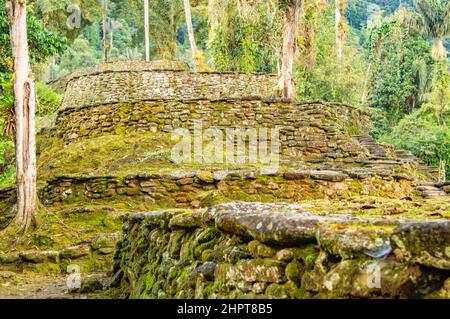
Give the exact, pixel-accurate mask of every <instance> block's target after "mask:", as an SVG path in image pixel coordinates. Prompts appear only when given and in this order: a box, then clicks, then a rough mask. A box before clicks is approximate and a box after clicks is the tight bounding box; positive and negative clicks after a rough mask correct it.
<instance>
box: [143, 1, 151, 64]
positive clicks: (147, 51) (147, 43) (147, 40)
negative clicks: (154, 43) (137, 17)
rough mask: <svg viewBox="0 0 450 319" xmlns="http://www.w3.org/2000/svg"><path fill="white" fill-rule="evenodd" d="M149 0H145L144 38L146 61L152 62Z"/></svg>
mask: <svg viewBox="0 0 450 319" xmlns="http://www.w3.org/2000/svg"><path fill="white" fill-rule="evenodd" d="M148 16H149V13H148V0H144V33H145V34H144V37H145V61H147V62H149V61H150V26H149V21H148Z"/></svg>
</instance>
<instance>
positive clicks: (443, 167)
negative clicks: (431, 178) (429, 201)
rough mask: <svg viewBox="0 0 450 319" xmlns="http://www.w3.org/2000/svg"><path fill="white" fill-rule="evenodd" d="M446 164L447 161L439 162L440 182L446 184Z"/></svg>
mask: <svg viewBox="0 0 450 319" xmlns="http://www.w3.org/2000/svg"><path fill="white" fill-rule="evenodd" d="M446 166H447V165H446V162H445V160H443V159H441V160H439V181H440V182H445V181H446V178H447V176H446V175H447V172H446Z"/></svg>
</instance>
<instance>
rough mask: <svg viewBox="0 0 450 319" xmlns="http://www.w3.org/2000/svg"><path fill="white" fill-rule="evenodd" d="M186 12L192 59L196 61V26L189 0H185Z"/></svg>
mask: <svg viewBox="0 0 450 319" xmlns="http://www.w3.org/2000/svg"><path fill="white" fill-rule="evenodd" d="M184 12H185V15H186V25H187V30H188V34H189V43H190V44H191V56H192V61H194V62H195V55H196V52H197V45H196V44H195V35H194V28H193V26H192V17H191V4H190V2H189V0H184Z"/></svg>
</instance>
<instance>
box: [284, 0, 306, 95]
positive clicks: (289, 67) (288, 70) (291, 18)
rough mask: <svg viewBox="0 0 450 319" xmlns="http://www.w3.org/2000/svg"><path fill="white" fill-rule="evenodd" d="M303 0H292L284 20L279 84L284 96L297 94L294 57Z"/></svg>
mask: <svg viewBox="0 0 450 319" xmlns="http://www.w3.org/2000/svg"><path fill="white" fill-rule="evenodd" d="M302 1H303V0H291V3H290V5H289V8H288V9H286V13H285V16H284V22H283V48H282V52H281V76H280V80H279V83H278V86H279V87H280V89H281V92H282V95H283V97H284V98H289V99H292V98H294V96H295V90H294V83H293V69H294V58H295V53H296V51H297V36H298V24H299V22H300V9H301V5H302Z"/></svg>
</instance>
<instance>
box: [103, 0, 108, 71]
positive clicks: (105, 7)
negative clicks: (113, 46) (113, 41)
mask: <svg viewBox="0 0 450 319" xmlns="http://www.w3.org/2000/svg"><path fill="white" fill-rule="evenodd" d="M107 24H108V0H103V60H104V62H105V63H106V62H108V39H107V34H106V33H107V28H108V25H107Z"/></svg>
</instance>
